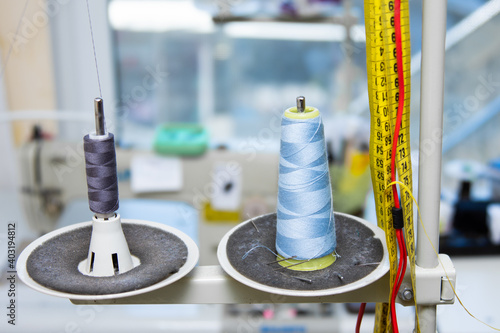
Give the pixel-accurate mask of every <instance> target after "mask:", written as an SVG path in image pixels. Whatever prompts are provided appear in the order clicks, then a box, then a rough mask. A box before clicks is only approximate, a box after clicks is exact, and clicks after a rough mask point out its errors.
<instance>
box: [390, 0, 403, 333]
mask: <svg viewBox="0 0 500 333" xmlns="http://www.w3.org/2000/svg"><path fill="white" fill-rule="evenodd" d="M394 33H395V37H396V62H397V66H398V88H399V100H398V111H397V117H396V125H395V127H394V139H393V141H392V155H391V181H392V182H394V181H396V167H395V164H396V151H397V146H398V140H399V130H400V127H401V120H402V118H403V112H404V104H405V82H404V71H403V50H402V38H401V0H395V1H394ZM392 193H393V196H394V206H395V207H396V208H400V203H399V197H398V192H397V187H396V184H393V185H392ZM396 237H397V241H398V246H399V264H398V273H397V275H396V281H395V282H394V286H393V290H392V295H391V304H390V306H391V323H392V330H393V332H394V333H399V329H398V322H397V317H396V296H397V293H398V290H399V288H400V287H401V283H402V282H403V277H404V275H405V272H406V256H407V253H406V246H405V242H404V237H403V233H402V231H401V229H398V230H396Z"/></svg>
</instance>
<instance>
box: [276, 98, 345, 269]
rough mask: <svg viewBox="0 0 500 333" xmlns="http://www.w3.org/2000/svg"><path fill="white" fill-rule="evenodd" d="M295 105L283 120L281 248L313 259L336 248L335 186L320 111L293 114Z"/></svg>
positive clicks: (278, 247)
mask: <svg viewBox="0 0 500 333" xmlns="http://www.w3.org/2000/svg"><path fill="white" fill-rule="evenodd" d="M291 109H293V108H291ZM291 109H289V110H287V111H286V112H285V114H284V115H283V117H282V122H281V147H280V165H279V181H278V207H277V230H276V250H277V251H278V253H279V254H280V255H281V256H283V257H285V258H289V257H292V256H296V259H297V260H309V259H315V258H320V257H323V256H325V255H328V254H331V253H333V252H334V251H335V248H336V243H337V242H336V237H335V220H334V214H333V204H332V190H331V184H330V174H329V171H328V159H327V156H326V145H325V135H324V129H323V123H322V121H321V116H320V115H319V112H317V109H314V108H308V109H312V110H314V111H315V112H317V115H316V116H314V117H312V118H307V117H293V118H292V117H289V116H287V113H288V114H290V112H289V111H290V110H291ZM295 112H296V111H295ZM295 114H296V113H295Z"/></svg>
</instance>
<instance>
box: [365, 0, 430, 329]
mask: <svg viewBox="0 0 500 333" xmlns="http://www.w3.org/2000/svg"><path fill="white" fill-rule="evenodd" d="M364 7H365V30H366V64H367V73H368V92H369V101H370V113H371V126H370V167H371V176H372V183H373V190H374V194H375V204H376V210H377V221H378V225H379V227H381V228H382V229H383V230H384V231H385V233H386V242H387V248H388V250H389V261H390V281H391V284H390V290H391V291H392V289H393V285H394V281H395V278H396V274H397V240H396V234H395V230H394V228H393V226H392V207H394V199H393V195H392V191H391V190H387V191H386V188H387V187H389V184H390V183H391V153H392V141H393V133H394V126H395V123H396V115H397V110H398V102H399V80H398V71H399V70H401V69H400V68H398V65H397V59H396V35H395V29H394V25H395V21H394V7H395V6H394V1H392V0H365V1H364ZM401 35H402V38H401V40H402V53H403V73H404V81H405V82H404V86H405V104H404V112H403V117H402V122H401V128H400V131H399V137H398V138H397V140H398V146H397V152H396V165H397V171H398V176H399V179H400V180H401V181H402V182H403V183H404V184H405V185H406V186H407V187H406V188H405V189H403V190H402V191H401V207H402V208H403V214H404V221H405V238H406V245H407V251H408V257H409V259H410V270H411V277H412V284H413V289H414V293H413V294H414V295H416V293H415V245H414V244H415V236H414V235H415V234H414V228H413V207H412V201H411V191H412V171H411V157H410V155H411V154H410V153H411V150H410V91H411V89H410V87H411V69H410V63H411V48H410V18H409V7H408V0H402V1H401ZM408 191H410V192H408ZM389 299H390V295H389V296H388V300H389ZM415 304H416V298H415ZM390 327H391V325H390V313H389V304H388V303H383V304H377V306H376V312H375V332H387V331H390V329H391V328H390ZM419 331H420V329H419V327H418V323H417V332H419Z"/></svg>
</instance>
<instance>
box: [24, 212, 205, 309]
mask: <svg viewBox="0 0 500 333" xmlns="http://www.w3.org/2000/svg"><path fill="white" fill-rule="evenodd" d="M122 222H123V223H131V224H139V225H144V226H150V227H154V228H158V229H161V230H164V231H166V232H169V233H172V234H174V235H175V236H177V237H179V238H180V239H181V240H182V241H183V242H184V244H185V245H186V247H187V250H188V254H187V258H186V263H185V264H184V266H182V267H181V268H180V269H179V271H178V272H177V273H175V274H172V275H170V276H169V277H168V278H166V279H165V280H163V281H160V282H158V283H156V284H154V285H151V286H149V287H146V288H142V289H138V290H133V291H128V292H124V293H118V294H107V295H80V294H71V293H66V292H61V291H56V290H52V289H49V288H47V287H44V286H42V285H40V284H38V283H37V282H36V281H35V280H33V279H32V278H31V277H30V276H29V274H28V272H27V268H26V262H27V260H28V258H29V256H30V254H31V253H32V252H33V251H34V250H35V249H36V248H37V247H39V246H40V245H42V244H43V243H44V242H46V241H47V240H49V239H51V238H53V237H56V236H59V235H61V234H64V233H67V232H70V231H72V230H75V229H78V228H83V227H88V226H90V225H92V223H93V222H83V223H77V224H74V225H71V226H68V227H64V228H61V229H58V230H55V231H52V232H50V233H48V234H46V235H44V236H42V237H40V238H38V239H37V240H35V241H34V242H33V243H31V244H30V245H28V246H27V247H26V248H25V249H24V251H23V252H22V253H21V255H20V256H19V258H18V260H17V265H16V268H17V274H18V276H19V278H20V279H21V281H23V282H24V283H25V284H26V285H27V286H28V287H30V288H32V289H34V290H36V291H39V292H41V293H44V294H47V295H51V296H57V297H63V298H70V299H73V300H82V301H97V300H106V299H116V298H122V297H129V296H136V295H140V294H143V293H147V292H150V291H153V290H157V289H159V288H162V287H165V286H167V285H169V284H171V283H174V282H175V281H177V280H179V279H180V278H182V277H184V276H185V275H186V274H188V273H189V272H191V270H192V269H193V268H194V267H195V266H196V264H197V263H198V259H199V256H200V254H199V250H198V246H197V245H196V243H195V242H194V241H193V240H192V239H191V238H190V237H189V236H188V235H186V234H185V233H183V232H182V231H179V230H177V229H175V228H173V227H170V226H167V225H164V224H161V223H157V222H150V221H142V220H127V219H124V220H123V221H122Z"/></svg>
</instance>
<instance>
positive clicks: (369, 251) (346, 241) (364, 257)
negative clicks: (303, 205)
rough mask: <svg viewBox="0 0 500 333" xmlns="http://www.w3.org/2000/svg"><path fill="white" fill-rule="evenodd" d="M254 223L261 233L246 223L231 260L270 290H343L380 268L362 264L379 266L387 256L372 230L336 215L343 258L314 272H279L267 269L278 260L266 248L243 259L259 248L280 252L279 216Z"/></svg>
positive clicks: (235, 237) (231, 246) (231, 243)
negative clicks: (277, 227)
mask: <svg viewBox="0 0 500 333" xmlns="http://www.w3.org/2000/svg"><path fill="white" fill-rule="evenodd" d="M253 221H254V223H255V224H256V226H257V228H258V229H259V231H258V232H257V230H256V229H255V227H254V226H253V225H252V223H246V224H245V225H243V226H242V227H240V228H239V229H238V230H237V231H236V232H234V233H233V234H232V235H231V237H230V238H229V240H228V243H227V247H226V251H227V256H228V259H229V262H230V263H231V265H232V266H233V267H234V268H235V269H236V270H237V271H238V272H240V273H241V274H243V275H244V276H246V277H247V278H249V279H251V280H254V281H256V282H259V283H261V284H264V285H267V286H271V287H277V288H282V289H292V290H322V289H330V288H335V287H340V286H343V285H346V284H349V283H352V282H355V281H358V280H360V279H362V278H363V277H365V276H367V275H368V274H369V273H370V272H372V271H373V270H374V269H375V268H376V267H377V266H378V265H360V264H366V263H379V262H380V261H381V260H382V258H383V255H384V249H383V246H382V242H381V241H380V240H379V239H377V238H374V233H373V231H372V230H370V228H368V227H366V226H364V225H363V224H362V223H360V222H358V221H357V220H355V219H352V218H349V217H346V216H343V215H338V214H335V228H336V234H337V249H336V251H337V253H338V254H339V255H340V257H338V258H337V260H336V261H335V262H334V263H333V264H332V265H331V266H329V267H327V268H325V269H322V270H319V271H312V272H300V271H293V270H289V269H282V270H280V271H275V269H276V268H279V267H281V266H280V265H279V264H278V263H274V264H271V265H267V263H270V262H272V261H275V260H276V256H275V255H274V254H273V253H271V252H270V251H269V250H267V249H265V248H262V247H259V248H256V249H255V250H253V251H252V252H250V254H249V255H248V256H247V257H246V258H245V259H242V257H243V256H244V254H245V253H246V252H247V251H248V250H250V249H252V248H253V247H255V246H258V245H264V246H267V247H268V248H269V249H271V250H272V251H274V252H276V247H275V242H276V214H268V215H264V216H262V217H260V218H255V219H254V220H253ZM280 272H281V273H280ZM338 274H340V275H341V276H342V277H343V280H340V279H339V277H338ZM292 276H295V277H301V278H305V279H308V280H312V283H310V284H309V283H307V282H304V281H301V280H298V279H295V278H293V277H292Z"/></svg>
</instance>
